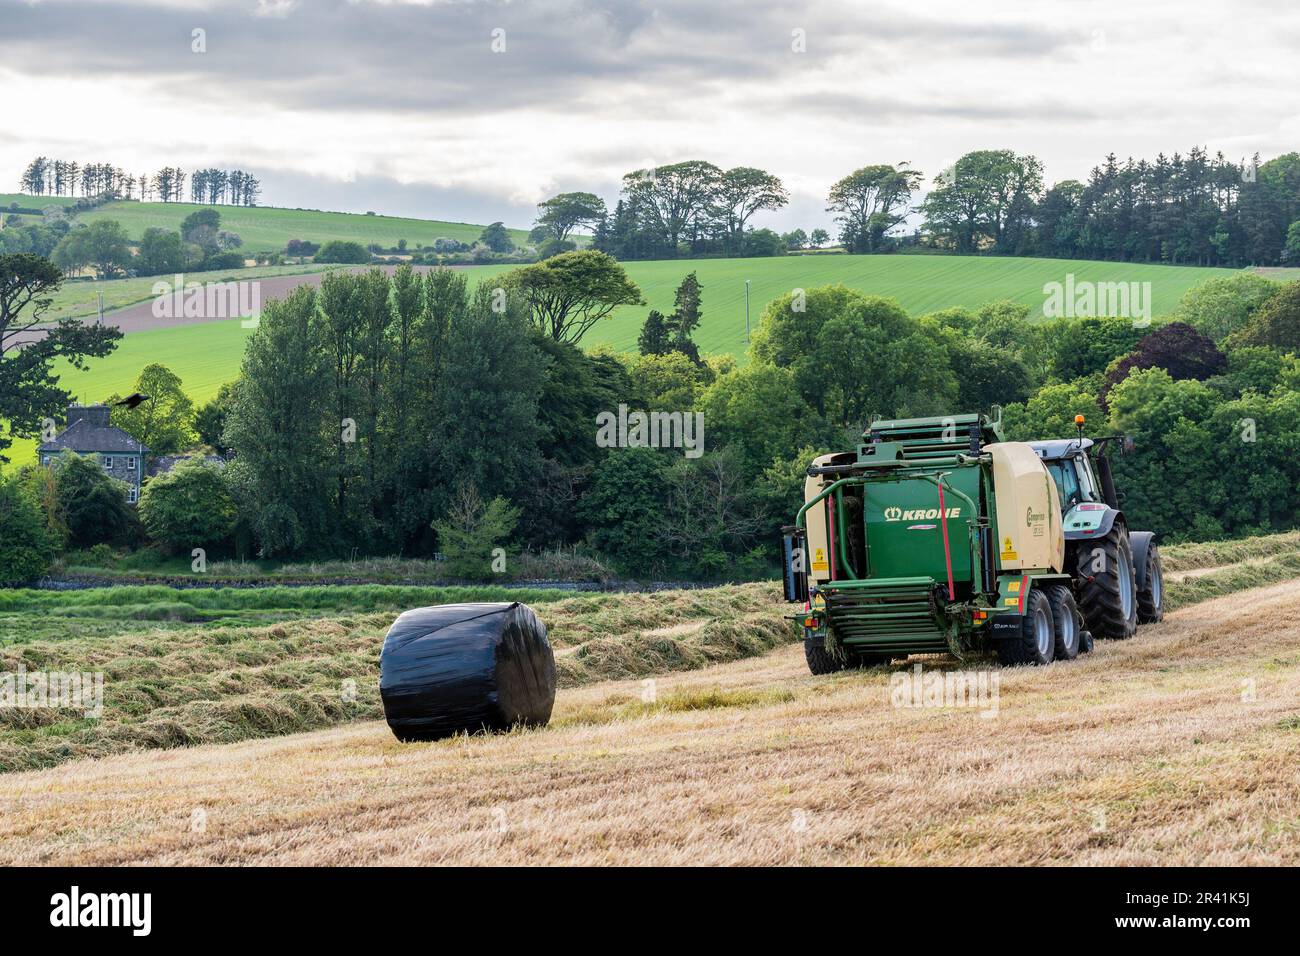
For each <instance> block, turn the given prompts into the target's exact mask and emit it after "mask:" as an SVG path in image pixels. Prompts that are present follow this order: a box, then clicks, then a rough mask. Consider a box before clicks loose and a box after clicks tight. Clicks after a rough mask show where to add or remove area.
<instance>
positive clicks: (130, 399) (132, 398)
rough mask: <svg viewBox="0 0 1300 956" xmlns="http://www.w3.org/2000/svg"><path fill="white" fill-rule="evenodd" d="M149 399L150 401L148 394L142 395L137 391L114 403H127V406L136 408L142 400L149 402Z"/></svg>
mask: <svg viewBox="0 0 1300 956" xmlns="http://www.w3.org/2000/svg"><path fill="white" fill-rule="evenodd" d="M147 401H149V396H148V395H141V394H140V393H139V392H136V393H135V394H134V395H128V396H127V397H126V398H124V399H122V400H121V401H120V402H114V403H113V404H114V405H125V406H126V407H127V408H135V407H136V406H137V405H139V404H140V403H141V402H147Z"/></svg>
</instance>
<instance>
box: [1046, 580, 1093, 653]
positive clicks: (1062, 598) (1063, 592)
mask: <svg viewBox="0 0 1300 956" xmlns="http://www.w3.org/2000/svg"><path fill="white" fill-rule="evenodd" d="M1047 600H1048V601H1050V602H1051V603H1052V623H1053V624H1054V625H1055V627H1056V659H1057V660H1058V661H1072V660H1074V659H1075V658H1076V657H1078V656H1079V652H1080V651H1081V650H1082V649H1083V642H1082V636H1083V633H1084V629H1083V615H1081V614H1080V613H1079V607H1078V605H1077V604H1075V603H1074V592H1072V591H1071V590H1070V588H1069V587H1068V586H1067V585H1064V584H1053V585H1051V586H1049V587H1048V588H1047Z"/></svg>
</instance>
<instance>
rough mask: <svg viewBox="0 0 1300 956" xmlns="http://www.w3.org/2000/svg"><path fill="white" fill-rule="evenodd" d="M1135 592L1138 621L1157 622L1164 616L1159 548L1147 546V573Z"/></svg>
mask: <svg viewBox="0 0 1300 956" xmlns="http://www.w3.org/2000/svg"><path fill="white" fill-rule="evenodd" d="M1143 577H1144V579H1145V580H1144V581H1143V584H1142V586H1141V587H1140V588H1138V592H1137V605H1138V623H1139V624H1157V623H1159V622H1160V621H1162V620H1164V616H1165V578H1164V569H1163V568H1162V567H1161V565H1160V549H1159V548H1157V547H1156V546H1155V545H1154V544H1152V545H1150V546H1148V547H1147V573H1146V574H1145V575H1144V576H1143Z"/></svg>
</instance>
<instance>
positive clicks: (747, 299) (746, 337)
mask: <svg viewBox="0 0 1300 956" xmlns="http://www.w3.org/2000/svg"><path fill="white" fill-rule="evenodd" d="M745 344H746V345H748V344H749V280H748V279H746V280H745Z"/></svg>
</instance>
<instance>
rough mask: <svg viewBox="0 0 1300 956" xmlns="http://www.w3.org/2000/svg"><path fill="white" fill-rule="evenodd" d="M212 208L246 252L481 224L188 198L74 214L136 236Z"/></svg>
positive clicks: (474, 231)
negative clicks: (297, 242) (103, 221)
mask: <svg viewBox="0 0 1300 956" xmlns="http://www.w3.org/2000/svg"><path fill="white" fill-rule="evenodd" d="M210 208H215V209H216V210H217V211H218V212H220V213H221V228H222V229H225V230H227V231H229V232H233V233H235V234H236V235H237V236H239V238H240V239H242V240H243V245H241V246H240V247H239V248H240V250H241V251H245V252H262V251H265V252H278V251H283V250H284V247H285V245H286V244H287V243H288V242H289V240H290V239H307V240H310V241H311V242H315V243H323V242H327V241H329V240H331V239H350V240H353V241H356V242H360V243H361V244H362V245H369V244H371V243H378V244H379V245H381V246H383V247H384V248H385V249H388V248H391V247H393V246H396V245H397V243H398V240H400V239H405V240H406V242H407V245H408V246H409V247H410V249H411V250H412V251H414V250H415V247H416V246H417V245H421V244H423V245H432V244H433V241H434V240H435V239H439V238H445V239H455V240H457V241H458V242H465V243H472V242H474V241H475V240H476V239H478V237H479V235H480V234H481V233H482V232H483V225H486V224H483V225H475V224H474V223H464V222H441V221H438V220H434V219H404V218H401V217H398V216H366V215H358V214H357V213H346V212H317V211H313V210H305V209H277V208H274V207H271V206H251V207H249V206H216V207H210V206H202V205H195V204H193V203H155V202H147V203H142V202H111V203H107V204H106V205H103V206H100V207H98V208H97V209H92V210H90V211H89V212H84V213H82V214H81V215H80V216H78V217H77V218H78V220H79V221H81V222H86V223H91V222H94V221H95V220H97V219H116V220H117V221H118V222H120V223H121V224H122V227H123V228H124V229H125V230H126V232H127V235H129V236H130V237H131V238H132V239H139V238H140V237H141V236H142V235H144V231H145V230H146V229H148V228H150V227H151V226H156V227H158V228H161V229H170V230H176V229H179V228H180V224H181V221H182V220H183V219H184V218H185V217H186V216H188V215H189V214H190V213H192V212H194V211H195V210H196V209H210ZM510 234H511V236H512V238H513V239H514V241H515V242H516V243H523V242H525V241H526V240H527V238H528V232H527V230H522V229H512V230H510Z"/></svg>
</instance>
